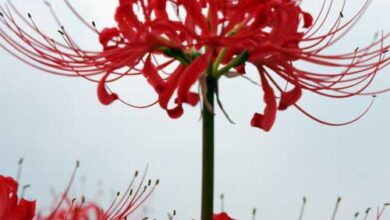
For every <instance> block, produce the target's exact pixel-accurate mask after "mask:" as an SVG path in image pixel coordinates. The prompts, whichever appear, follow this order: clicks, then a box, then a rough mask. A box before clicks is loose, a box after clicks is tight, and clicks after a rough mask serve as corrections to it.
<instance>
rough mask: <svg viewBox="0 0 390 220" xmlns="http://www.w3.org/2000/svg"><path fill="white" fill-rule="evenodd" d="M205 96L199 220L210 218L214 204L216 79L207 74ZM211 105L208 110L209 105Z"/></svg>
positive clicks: (208, 219)
mask: <svg viewBox="0 0 390 220" xmlns="http://www.w3.org/2000/svg"><path fill="white" fill-rule="evenodd" d="M206 81H207V92H206V98H207V100H204V102H203V111H202V116H203V158H202V159H203V160H202V210H201V220H210V219H212V216H213V204H214V112H213V109H214V94H215V91H216V86H217V85H216V83H217V81H216V79H215V78H214V77H212V76H208V77H207V79H206ZM207 105H209V107H212V111H210V109H209V107H208V106H207Z"/></svg>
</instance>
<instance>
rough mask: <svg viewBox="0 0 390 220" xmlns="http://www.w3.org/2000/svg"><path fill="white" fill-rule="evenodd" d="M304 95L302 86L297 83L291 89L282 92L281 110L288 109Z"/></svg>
mask: <svg viewBox="0 0 390 220" xmlns="http://www.w3.org/2000/svg"><path fill="white" fill-rule="evenodd" d="M301 96H302V88H301V87H300V86H299V85H297V86H295V87H294V88H293V89H292V90H291V91H288V92H282V95H281V97H280V102H279V107H278V109H279V110H286V109H287V108H288V107H290V106H292V105H295V103H296V102H297V101H298V100H299V99H300V98H301Z"/></svg>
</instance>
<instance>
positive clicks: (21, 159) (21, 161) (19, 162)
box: [18, 157, 24, 165]
mask: <svg viewBox="0 0 390 220" xmlns="http://www.w3.org/2000/svg"><path fill="white" fill-rule="evenodd" d="M23 162H24V158H23V157H21V158H20V159H19V161H18V164H19V165H21V164H22V163H23Z"/></svg>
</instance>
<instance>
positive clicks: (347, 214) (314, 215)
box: [0, 0, 390, 220]
mask: <svg viewBox="0 0 390 220" xmlns="http://www.w3.org/2000/svg"><path fill="white" fill-rule="evenodd" d="M1 2H3V1H1ZM13 2H15V4H16V5H17V6H18V7H19V8H20V9H21V10H22V11H23V12H25V13H27V12H31V13H32V15H33V17H34V19H35V20H36V22H37V23H38V25H39V26H40V27H42V29H44V30H46V31H47V32H48V33H49V34H53V35H55V34H56V30H57V27H56V26H55V23H54V22H53V20H52V19H51V17H50V15H49V13H48V12H47V8H46V7H45V6H44V4H43V3H41V1H27V0H14V1H13ZM72 2H74V5H75V6H76V7H77V8H78V9H79V10H80V12H81V13H82V14H83V15H84V16H85V17H86V18H88V19H89V20H95V21H96V23H97V24H98V26H99V27H104V26H110V25H112V24H114V21H113V12H114V9H115V6H116V4H117V3H116V1H104V0H95V1H80V2H77V1H72ZM109 2H110V3H109ZM319 2H321V1H319ZM52 3H53V6H54V7H55V8H56V9H57V10H58V14H59V17H60V18H61V20H62V21H64V24H65V26H66V28H67V30H68V31H69V32H70V33H73V34H74V35H75V38H76V39H77V40H78V42H80V43H79V44H80V45H83V46H85V47H87V48H98V44H97V38H96V36H95V35H93V34H92V33H90V32H88V31H87V30H85V28H84V27H83V26H82V24H80V22H78V21H77V19H75V18H74V17H73V16H71V13H70V12H69V10H67V9H66V8H65V6H64V4H63V3H62V1H60V0H58V1H54V0H53V1H52ZM361 4H362V1H361V0H359V1H355V0H354V1H348V3H347V10H345V11H344V13H343V14H344V17H345V19H347V18H348V17H350V16H351V15H352V14H353V12H355V11H356V10H357V8H358V6H359V5H361ZM319 7H320V3H317V2H315V3H314V2H311V3H306V1H304V3H303V8H304V9H306V10H307V11H310V12H316V11H318V9H319ZM389 9H390V1H388V0H374V1H373V3H372V5H371V7H370V8H369V10H368V11H367V13H366V15H365V16H364V17H363V19H361V21H360V23H359V24H358V25H357V26H356V27H355V28H354V30H353V31H352V32H351V33H350V34H349V35H348V36H346V38H345V39H344V40H343V41H340V44H339V45H338V46H337V47H336V48H333V49H332V52H334V51H335V52H340V53H341V52H345V51H350V50H353V49H354V48H356V47H357V46H364V45H367V44H368V43H369V42H370V41H371V40H372V37H373V36H374V33H375V32H377V31H381V30H383V31H384V33H388V32H389V26H390V22H389V21H390V13H389ZM336 14H338V12H337V10H335V13H334V14H333V16H335V15H336ZM1 44H3V41H1ZM0 57H1V59H0V62H1V69H0V173H1V174H3V175H13V176H15V174H16V170H17V161H18V159H19V158H20V157H24V158H25V164H24V170H23V175H22V184H26V183H28V184H31V185H32V187H31V188H30V189H29V190H28V192H27V197H28V198H36V199H38V205H39V207H40V208H45V206H47V205H48V204H50V202H51V199H52V195H51V193H50V188H52V187H53V188H55V189H56V190H57V191H61V190H62V189H63V188H64V187H65V185H66V183H67V182H68V180H69V178H70V174H71V171H72V169H73V166H74V162H75V161H76V160H80V161H81V168H80V170H79V172H78V178H77V180H76V182H75V183H74V193H75V195H79V196H80V195H86V196H87V197H88V198H90V199H94V198H96V195H97V194H98V192H99V187H102V188H103V189H104V191H105V194H104V195H103V197H101V198H100V199H99V200H100V202H103V203H107V201H109V198H110V196H111V194H112V192H116V191H120V190H122V189H124V188H126V186H127V184H128V183H129V180H130V179H131V177H132V175H133V172H134V171H135V170H137V169H140V170H142V169H143V168H144V167H145V166H146V164H147V163H149V165H150V170H149V171H150V172H149V177H150V178H159V179H160V180H161V185H160V186H159V188H158V190H157V191H156V193H155V194H154V195H153V197H152V199H151V200H150V201H149V202H148V203H147V207H148V212H149V213H150V215H149V216H150V217H154V218H158V219H166V214H165V213H167V212H168V211H172V210H173V209H176V210H177V212H178V216H179V219H191V218H196V219H199V209H200V168H201V133H200V132H201V123H200V122H199V114H200V112H199V108H186V109H185V114H184V116H183V117H182V118H180V119H179V120H171V119H169V118H168V117H167V115H166V113H165V112H164V111H163V110H161V109H160V108H159V107H157V106H156V107H153V108H150V109H147V110H135V109H130V108H128V107H125V106H123V105H121V104H119V103H115V104H113V105H111V106H108V107H106V106H102V105H101V104H100V103H98V100H97V98H96V94H95V91H96V85H95V84H92V83H90V82H87V81H85V80H82V79H69V78H61V77H57V76H53V75H49V74H46V73H42V72H40V71H38V70H35V69H32V68H30V67H28V66H26V65H24V64H21V63H20V62H19V61H17V60H16V59H15V58H13V57H11V56H9V55H8V54H7V53H5V52H4V51H2V50H0ZM389 71H390V69H389V68H387V69H385V70H383V71H382V72H381V73H380V76H379V77H378V79H377V80H376V81H375V82H374V83H373V86H372V88H384V87H386V85H387V87H389V86H390V72H389ZM251 76H255V74H253V73H252V74H251ZM125 82H126V83H128V84H125V87H124V86H123V85H122V87H121V88H119V87H118V89H121V94H124V96H125V97H126V98H128V99H129V100H131V101H132V102H135V103H141V104H144V103H148V102H150V101H153V99H154V97H153V95H151V94H152V92H151V91H150V88H149V86H148V85H147V84H146V83H145V81H144V80H129V81H128V82H127V81H125ZM221 86H222V88H221V93H222V99H223V102H224V105H225V108H226V109H227V111H228V112H229V113H230V115H231V117H232V118H233V119H234V121H235V122H236V125H232V124H230V123H229V122H228V121H227V120H226V119H225V118H224V116H223V115H222V114H221V113H220V112H218V114H217V117H216V121H217V122H216V129H217V132H216V189H215V191H216V198H218V194H219V193H222V192H223V193H225V197H226V201H225V208H226V210H227V211H228V212H229V213H231V215H232V216H233V217H235V218H237V219H249V217H250V214H251V209H252V208H253V207H258V210H259V211H258V213H259V216H260V217H259V219H266V220H280V219H297V217H298V213H299V208H300V203H301V198H302V196H304V195H305V196H307V198H308V206H307V212H306V218H305V219H313V220H317V219H318V220H321V219H330V216H331V211H332V208H333V206H334V202H335V200H336V198H337V196H339V195H340V196H342V197H343V198H344V201H343V203H342V206H341V211H340V213H339V214H340V216H339V218H338V219H352V216H353V214H354V213H355V212H356V211H364V210H365V208H367V207H369V206H371V207H376V206H377V205H381V204H383V203H384V202H389V201H390V189H389V186H390V160H389V155H390V144H389V122H390V116H389V107H390V104H389V103H390V94H384V95H380V96H379V97H378V98H377V100H376V102H375V105H374V106H373V108H372V109H371V110H370V111H369V113H368V114H367V115H366V116H365V117H364V118H363V119H362V120H360V121H358V122H356V123H354V124H352V125H350V126H346V127H338V128H335V127H327V126H324V125H321V124H318V123H316V122H314V121H312V120H310V119H308V118H307V117H305V116H304V115H302V114H301V113H300V112H299V111H297V110H296V109H289V110H287V111H285V112H279V113H278V117H277V122H276V124H275V126H274V128H273V130H272V131H271V132H269V133H265V132H263V131H261V130H259V129H255V128H252V127H250V125H249V121H250V119H251V117H252V115H253V113H254V112H256V111H261V110H262V109H263V103H262V94H261V90H260V89H259V88H257V87H256V86H253V85H252V84H250V83H248V82H247V81H245V80H242V79H234V80H226V79H223V80H222V81H221ZM369 101H370V98H369V97H358V98H352V99H349V100H332V99H331V100H329V99H325V98H322V97H318V96H314V95H311V94H310V93H307V92H306V93H304V95H303V97H302V99H301V101H300V104H301V105H302V106H304V107H305V108H306V109H308V110H310V111H311V112H313V113H314V114H316V115H318V116H320V117H322V118H324V119H326V120H330V121H336V122H337V121H346V120H349V119H352V118H353V117H355V116H356V115H358V114H359V113H360V112H362V111H363V110H364V109H365V108H366V106H367V104H368V103H369ZM84 178H85V187H83V186H82V185H83V184H82V183H81V182H82V181H81V180H82V179H84ZM99 182H102V184H103V185H102V186H100V185H101V184H99ZM215 204H216V211H220V208H219V207H220V202H219V201H218V199H216V201H215ZM387 218H390V210H389V212H388V215H387V216H385V218H384V219H387ZM372 219H373V218H372Z"/></svg>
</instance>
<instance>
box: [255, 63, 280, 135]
mask: <svg viewBox="0 0 390 220" xmlns="http://www.w3.org/2000/svg"><path fill="white" fill-rule="evenodd" d="M260 78H261V84H262V87H263V91H264V103H265V105H266V106H265V109H264V113H263V114H259V113H255V114H254V116H253V118H252V120H251V126H252V127H257V128H261V129H263V130H264V131H270V130H271V128H272V126H273V124H274V122H275V119H276V111H277V104H276V97H275V93H274V90H273V89H272V87H271V86H270V85H269V83H268V81H267V79H266V76H265V74H264V72H263V70H260Z"/></svg>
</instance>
